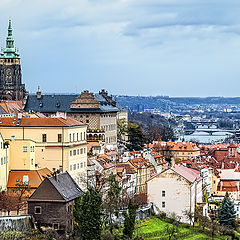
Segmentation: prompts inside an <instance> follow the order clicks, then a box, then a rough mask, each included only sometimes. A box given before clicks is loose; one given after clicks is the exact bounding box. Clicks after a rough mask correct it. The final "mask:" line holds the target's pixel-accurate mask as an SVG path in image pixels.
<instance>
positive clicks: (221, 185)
mask: <svg viewBox="0 0 240 240" xmlns="http://www.w3.org/2000/svg"><path fill="white" fill-rule="evenodd" d="M222 187H223V182H222V181H220V191H222Z"/></svg>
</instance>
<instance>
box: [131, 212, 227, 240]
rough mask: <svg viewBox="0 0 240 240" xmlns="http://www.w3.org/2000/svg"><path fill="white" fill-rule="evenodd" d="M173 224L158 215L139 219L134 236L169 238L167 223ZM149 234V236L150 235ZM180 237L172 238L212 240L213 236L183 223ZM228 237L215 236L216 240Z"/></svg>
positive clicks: (152, 239) (154, 239)
mask: <svg viewBox="0 0 240 240" xmlns="http://www.w3.org/2000/svg"><path fill="white" fill-rule="evenodd" d="M168 224H169V225H172V224H170V223H168V222H165V221H163V220H161V219H159V218H157V217H149V218H146V219H144V220H141V221H138V222H137V223H136V226H135V232H134V236H141V235H142V236H144V239H146V240H157V239H168V238H167V237H168V236H167V234H166V233H165V227H166V225H168ZM158 232H159V234H158V236H149V235H150V234H151V235H153V234H154V233H155V234H157V233H158ZM148 236H149V237H148ZM178 236H179V237H178V238H172V239H180V240H183V239H184V240H192V239H194V240H195V239H196V240H211V239H212V238H211V237H209V236H207V235H206V234H204V233H201V232H198V231H197V227H196V228H193V227H189V228H186V227H184V226H182V225H180V226H179V234H178ZM225 239H227V237H226V236H218V237H215V238H214V240H225Z"/></svg>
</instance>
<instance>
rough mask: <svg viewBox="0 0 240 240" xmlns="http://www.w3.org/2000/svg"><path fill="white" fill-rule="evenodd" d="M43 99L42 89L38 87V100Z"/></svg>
mask: <svg viewBox="0 0 240 240" xmlns="http://www.w3.org/2000/svg"><path fill="white" fill-rule="evenodd" d="M41 98H42V93H41V91H40V87H39V86H38V90H37V99H41Z"/></svg>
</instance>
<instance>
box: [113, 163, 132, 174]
mask: <svg viewBox="0 0 240 240" xmlns="http://www.w3.org/2000/svg"><path fill="white" fill-rule="evenodd" d="M123 169H125V170H126V174H134V173H136V171H135V170H134V168H133V167H131V166H130V165H129V164H126V163H119V164H117V172H122V171H123Z"/></svg>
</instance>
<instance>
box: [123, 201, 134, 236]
mask: <svg viewBox="0 0 240 240" xmlns="http://www.w3.org/2000/svg"><path fill="white" fill-rule="evenodd" d="M136 210H137V205H135V204H133V203H132V201H131V200H130V201H129V203H128V213H126V212H125V213H124V229H123V234H124V236H126V237H128V238H129V239H131V238H132V235H133V232H134V227H135V221H136Z"/></svg>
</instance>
